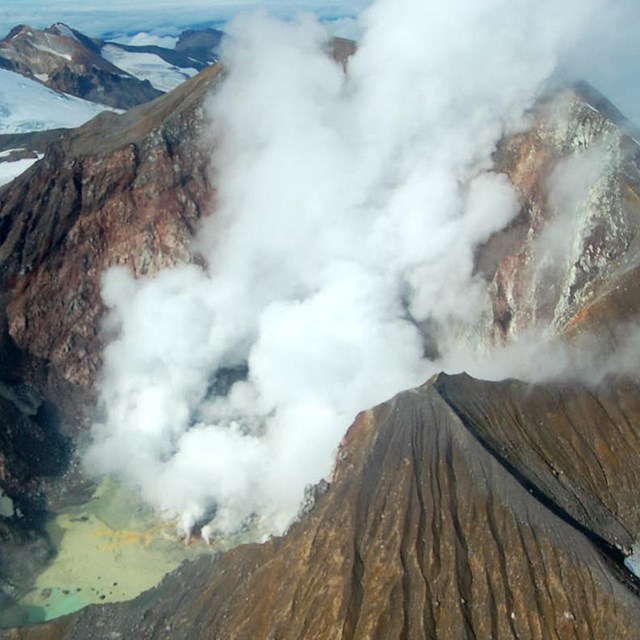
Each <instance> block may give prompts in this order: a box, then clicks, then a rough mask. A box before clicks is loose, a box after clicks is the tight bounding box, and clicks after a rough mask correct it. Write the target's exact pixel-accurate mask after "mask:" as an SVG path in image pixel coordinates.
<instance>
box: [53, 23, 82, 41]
mask: <svg viewBox="0 0 640 640" xmlns="http://www.w3.org/2000/svg"><path fill="white" fill-rule="evenodd" d="M53 26H54V27H55V28H56V29H57V30H58V33H59V34H60V35H61V36H65V37H66V38H72V39H73V40H75V41H76V42H79V40H78V38H76V35H75V33H73V31H72V30H71V29H69V27H67V25H66V24H64V23H63V22H56V24H54V25H53Z"/></svg>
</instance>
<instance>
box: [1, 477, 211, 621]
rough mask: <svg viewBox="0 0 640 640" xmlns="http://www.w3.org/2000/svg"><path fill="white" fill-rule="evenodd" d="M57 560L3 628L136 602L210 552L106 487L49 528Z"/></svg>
mask: <svg viewBox="0 0 640 640" xmlns="http://www.w3.org/2000/svg"><path fill="white" fill-rule="evenodd" d="M46 528H47V531H48V534H49V537H50V540H51V543H52V545H53V546H54V548H55V551H56V555H55V557H54V559H53V560H52V561H51V563H50V564H49V565H48V566H47V568H46V569H45V570H44V571H43V572H42V573H41V574H40V575H39V576H38V577H37V579H36V581H35V584H34V586H33V589H32V590H31V591H30V592H29V593H27V594H25V595H24V597H22V598H21V599H20V601H19V602H18V604H17V605H16V606H13V607H11V608H9V609H7V610H6V611H4V612H3V613H2V614H0V625H1V626H4V627H7V626H20V625H24V624H27V623H32V622H41V621H44V620H50V619H52V618H56V617H59V616H62V615H65V614H67V613H71V612H73V611H77V610H78V609H81V608H82V607H84V606H86V605H88V604H91V603H102V602H118V601H122V600H130V599H131V598H134V597H135V596H137V595H138V594H140V593H142V592H143V591H146V590H147V589H149V588H151V587H153V586H155V585H156V584H158V582H160V580H161V579H162V578H163V577H164V576H165V575H166V574H167V573H169V572H170V571H172V570H173V569H175V568H176V567H177V566H178V565H179V564H180V563H181V562H182V561H183V560H185V559H187V558H193V557H195V556H197V555H199V554H201V553H207V552H209V551H210V549H209V547H207V545H206V544H205V543H204V542H202V541H201V540H194V541H193V542H191V543H190V544H187V543H186V542H185V541H183V540H181V539H179V538H178V537H177V536H176V535H175V533H174V525H173V523H166V522H163V521H161V520H159V519H158V518H157V517H156V516H155V515H154V514H153V512H151V511H150V510H149V509H147V508H145V507H144V506H143V505H142V504H140V502H139V501H138V500H137V498H136V497H135V495H134V494H132V493H131V492H129V491H127V490H126V489H125V488H124V487H122V486H121V485H118V484H117V483H115V482H113V481H111V480H104V481H103V482H102V483H101V484H100V486H99V487H98V488H97V489H96V491H95V492H94V494H93V496H92V498H91V500H90V501H89V502H87V503H85V504H82V505H79V506H74V507H70V508H68V509H64V510H62V511H60V512H59V513H56V514H55V515H52V517H51V518H50V519H49V521H48V522H47V525H46Z"/></svg>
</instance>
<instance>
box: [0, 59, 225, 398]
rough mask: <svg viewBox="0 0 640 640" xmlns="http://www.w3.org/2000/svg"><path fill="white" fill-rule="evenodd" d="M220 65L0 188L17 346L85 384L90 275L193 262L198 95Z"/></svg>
mask: <svg viewBox="0 0 640 640" xmlns="http://www.w3.org/2000/svg"><path fill="white" fill-rule="evenodd" d="M219 71H220V69H219V68H217V67H211V68H209V69H207V70H206V71H204V72H203V73H202V74H199V75H198V76H196V77H195V78H193V79H192V80H190V81H188V82H186V83H184V84H183V85H182V86H181V87H179V88H178V89H177V90H176V91H174V92H172V93H170V94H167V95H166V96H163V97H162V98H160V99H158V100H157V101H154V102H153V103H150V104H149V105H144V106H142V107H139V108H138V109H134V110H132V111H130V112H127V113H126V114H124V115H122V116H116V115H114V114H102V115H101V116H99V117H98V118H96V119H94V120H93V121H91V122H90V123H88V124H86V125H85V126H83V127H81V128H80V129H77V130H75V131H74V132H72V133H70V134H69V135H67V136H65V137H64V138H63V139H62V141H61V142H60V143H59V144H58V145H57V146H52V147H50V148H49V150H48V152H47V153H46V155H45V157H44V158H43V160H41V161H40V162H38V163H36V164H35V165H34V166H33V167H32V168H31V169H30V170H29V171H27V172H26V173H25V174H23V175H22V176H20V177H18V178H17V179H16V180H14V182H13V183H12V184H11V185H10V187H8V188H6V189H5V190H4V191H0V277H1V279H2V283H3V287H4V289H5V290H8V291H10V301H9V304H8V307H7V313H8V321H9V330H10V333H11V336H12V338H13V339H14V340H15V341H16V343H17V345H18V346H19V347H20V348H22V349H24V350H25V351H26V352H27V353H29V354H30V355H32V356H36V357H39V358H44V359H45V360H47V361H50V363H51V364H52V365H53V373H54V375H56V376H58V377H61V378H62V379H63V380H65V381H67V382H71V383H73V384H74V385H79V386H80V387H82V388H85V389H89V388H90V387H91V385H92V383H93V381H94V379H95V375H96V372H97V370H98V368H99V365H100V356H101V343H100V338H99V327H100V317H101V314H102V312H103V307H102V303H101V300H100V278H101V275H102V273H103V272H104V270H105V269H106V268H108V267H109V266H112V265H115V264H120V265H126V266H128V267H129V268H131V269H132V271H133V272H134V273H135V275H136V276H140V275H143V274H150V273H153V272H154V271H157V270H158V269H160V268H162V267H166V266H172V265H175V264H176V263H180V262H185V261H189V260H191V259H192V255H191V249H190V238H191V235H192V233H193V231H194V229H195V227H196V225H197V222H198V219H199V218H200V217H201V216H202V215H203V214H204V213H205V212H206V211H207V210H208V209H209V207H210V205H211V202H210V200H211V187H210V185H209V180H208V162H209V149H207V145H206V144H204V143H201V140H200V139H201V138H202V137H203V131H202V100H203V98H204V95H205V93H206V90H207V88H208V87H209V86H210V84H211V83H212V82H213V81H214V80H215V79H216V78H217V76H218V74H219Z"/></svg>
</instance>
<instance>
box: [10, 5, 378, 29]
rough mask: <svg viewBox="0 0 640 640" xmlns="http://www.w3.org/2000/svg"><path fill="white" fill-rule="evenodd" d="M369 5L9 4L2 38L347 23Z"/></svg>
mask: <svg viewBox="0 0 640 640" xmlns="http://www.w3.org/2000/svg"><path fill="white" fill-rule="evenodd" d="M367 4H368V2H367V0H346V1H343V2H328V3H327V2H321V1H320V0H303V1H302V2H292V1H291V0H224V1H217V2H212V1H211V0H191V1H190V2H189V3H187V4H185V3H184V2H178V1H176V0H163V1H160V2H158V1H155V0H132V1H129V0H113V1H112V2H109V3H107V4H105V3H104V2H98V1H97V0H87V1H85V2H82V3H77V2H69V1H68V0H53V1H52V2H47V3H46V4H45V3H43V2H42V1H41V0H4V2H3V8H2V12H1V13H0V36H3V35H4V34H6V33H8V32H9V31H10V30H11V29H12V28H13V27H15V26H16V25H17V24H28V25H30V26H32V27H34V28H39V29H40V28H44V27H48V26H49V25H51V24H53V23H54V22H64V23H66V24H68V25H69V26H71V27H73V28H75V29H78V30H80V31H82V32H83V33H86V34H87V35H89V36H91V37H102V36H104V35H105V34H121V35H123V34H130V35H131V34H135V33H138V32H142V31H154V32H155V31H157V30H169V31H170V35H177V34H178V33H179V32H180V31H182V30H184V29H186V28H189V27H191V26H193V25H204V24H207V25H214V24H218V25H220V24H223V23H225V22H227V21H228V20H230V19H232V18H233V17H234V16H235V15H236V14H237V13H238V12H241V11H255V10H258V9H266V10H269V11H271V12H273V13H274V14H275V15H279V16H281V17H287V16H291V15H293V14H294V13H296V12H300V11H306V12H312V13H315V14H316V15H318V16H319V17H321V18H330V19H335V18H343V17H350V16H353V15H355V14H357V13H358V12H359V11H361V10H362V9H363V8H364V7H365V6H366V5H367Z"/></svg>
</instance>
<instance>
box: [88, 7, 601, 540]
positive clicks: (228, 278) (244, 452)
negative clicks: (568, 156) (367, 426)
mask: <svg viewBox="0 0 640 640" xmlns="http://www.w3.org/2000/svg"><path fill="white" fill-rule="evenodd" d="M594 5H595V3H593V2H589V1H585V0H580V1H567V2H561V3H557V2H555V1H554V2H552V1H550V0H541V2H538V3H532V2H530V0H508V1H507V0H485V1H483V2H477V0H455V1H454V2H449V3H446V4H443V3H435V2H424V1H422V0H393V1H392V0H379V1H377V2H375V4H374V5H373V6H371V7H370V8H369V9H368V10H367V11H366V12H365V13H364V14H363V15H362V16H361V27H362V29H363V33H364V35H363V38H362V40H361V43H360V46H359V49H358V52H357V53H356V54H355V55H354V56H353V57H352V59H351V60H350V61H349V63H348V68H347V71H346V73H345V71H344V69H343V67H342V65H341V64H339V63H336V62H334V61H333V60H332V59H331V57H330V56H329V55H328V51H327V50H328V36H327V34H326V32H325V31H324V29H323V28H322V27H321V26H320V25H319V24H318V23H317V22H316V21H315V20H314V19H313V18H311V17H308V16H307V17H304V16H303V17H300V18H299V19H297V20H295V21H294V22H290V23H283V22H278V21H276V20H273V19H271V18H269V17H268V16H266V15H252V16H248V17H242V18H240V19H238V20H236V21H235V22H234V23H233V24H232V25H231V26H230V27H229V29H228V31H229V33H230V37H229V38H228V42H227V48H226V50H225V54H224V59H225V61H226V62H225V64H226V68H227V74H226V78H225V80H224V82H223V83H222V85H221V86H220V87H219V88H218V90H217V91H216V93H215V95H213V96H212V97H211V99H210V102H209V105H208V115H209V120H210V122H211V128H212V134H213V136H214V138H215V140H216V152H215V156H214V158H213V164H214V168H215V182H216V185H217V188H218V195H217V201H216V211H215V214H214V215H213V216H211V217H210V219H209V220H208V221H207V222H206V223H205V226H204V228H203V229H202V231H201V233H200V234H199V237H198V238H197V248H198V250H199V251H200V253H202V255H203V256H204V258H205V259H206V263H207V269H206V270H205V269H201V268H200V267H198V266H194V265H188V266H183V267H178V268H174V269H171V270H167V271H164V272H161V273H159V274H158V275H157V276H156V277H154V278H149V279H142V280H138V281H135V280H134V279H133V278H132V277H131V276H130V275H129V273H128V272H126V271H124V270H121V269H114V270H111V271H109V272H108V273H106V274H105V276H104V289H103V295H104V301H105V304H106V305H107V307H108V308H109V309H110V312H109V317H108V322H109V323H110V326H111V327H112V328H114V329H116V330H117V331H118V332H119V333H118V338H117V339H116V340H115V341H113V342H112V343H111V344H110V346H109V347H108V348H107V350H106V353H105V363H104V372H103V383H102V385H101V389H100V392H101V405H102V407H103V409H104V411H105V414H104V420H103V421H102V422H101V423H100V424H97V425H96V426H95V429H94V438H95V442H94V444H93V446H92V448H91V449H90V451H89V452H88V454H87V462H88V465H89V466H90V467H91V468H93V469H96V470H98V471H100V472H113V473H116V474H119V475H120V476H122V477H124V478H125V479H126V480H127V481H129V482H132V483H134V484H135V485H136V486H137V487H139V489H140V491H141V493H142V496H143V497H144V498H145V499H146V500H148V501H149V502H151V503H152V504H154V505H155V506H157V507H158V508H159V509H161V510H162V511H163V512H164V513H165V514H166V515H168V516H171V517H176V516H177V517H179V518H180V522H181V528H182V529H183V530H184V531H185V532H187V531H189V530H191V529H192V528H193V527H194V526H195V525H196V524H198V523H200V524H201V523H203V522H206V521H207V520H208V519H211V518H212V517H213V516H215V517H214V519H213V523H212V524H211V525H210V527H208V528H207V529H206V532H210V531H212V530H214V529H219V530H220V531H223V532H228V531H231V530H234V529H237V528H238V527H240V526H241V524H242V523H243V521H245V520H246V519H247V518H249V517H252V516H253V517H255V516H257V518H258V520H259V523H260V525H261V527H262V529H263V530H264V531H266V532H274V531H276V532H277V531H281V530H282V529H283V528H284V527H286V525H287V524H288V523H289V521H290V520H291V518H292V517H293V516H294V515H295V513H296V511H297V509H298V505H299V503H300V500H301V497H302V494H303V490H304V487H305V485H306V484H308V483H313V482H316V481H318V480H319V479H320V478H321V477H322V476H324V475H326V474H327V473H328V472H329V471H330V468H331V463H332V454H333V453H334V451H335V447H336V446H337V444H338V442H339V440H340V437H341V435H342V434H343V432H344V430H345V428H346V427H347V426H348V425H349V424H350V422H351V421H352V419H353V417H354V416H355V414H356V412H357V411H359V410H361V409H363V408H366V407H369V406H371V405H373V404H376V403H378V402H380V401H382V400H385V399H386V398H388V397H389V396H390V395H392V394H394V393H395V392H397V391H399V390H401V389H403V388H407V387H411V386H415V385H417V384H419V383H421V382H423V381H424V380H425V379H426V378H427V377H428V376H429V375H430V374H431V373H433V371H434V370H436V369H437V368H439V367H440V366H441V364H434V363H433V362H431V361H430V360H428V359H427V358H426V357H425V354H431V355H433V352H434V350H435V345H434V344H433V343H432V342H431V340H432V333H433V332H432V329H433V327H437V328H438V332H440V333H442V332H447V331H450V332H451V333H453V332H454V330H455V328H456V327H458V326H460V325H461V324H464V323H473V322H474V321H475V320H477V318H478V317H479V315H480V314H481V313H482V311H483V309H484V303H485V298H484V288H483V286H482V285H481V283H480V282H478V281H476V279H475V278H474V277H473V276H472V272H473V250H474V247H475V246H476V245H477V244H478V243H480V242H482V241H483V240H485V239H486V238H487V237H488V236H489V235H490V234H491V233H493V232H494V231H496V230H498V229H500V228H502V227H503V226H504V225H505V224H506V223H507V222H508V221H509V220H510V219H511V218H512V217H513V216H514V214H515V213H516V212H517V210H518V202H517V197H516V194H515V193H514V190H513V188H512V187H511V186H510V185H509V183H508V181H507V180H506V178H505V177H504V176H502V175H497V174H494V173H492V172H491V166H492V163H491V154H492V152H493V150H494V148H495V145H496V142H497V141H498V140H499V139H500V137H501V136H502V135H504V133H505V132H507V131H510V130H513V129H514V128H517V127H519V126H522V117H523V113H524V112H525V110H526V109H527V108H528V107H529V106H531V104H532V102H533V100H534V99H535V97H536V95H537V93H538V91H539V90H540V87H541V85H542V84H543V83H544V82H545V79H547V78H548V77H549V76H550V74H552V73H553V71H554V69H555V67H556V64H557V61H558V57H559V56H560V55H561V54H562V52H563V51H564V49H565V48H567V47H569V46H570V45H571V44H572V41H573V37H574V36H575V37H577V36H578V35H579V33H580V31H581V28H582V26H583V24H584V23H585V21H586V20H587V19H588V17H589V15H590V14H591V12H592V10H594Z"/></svg>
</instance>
